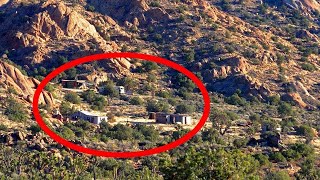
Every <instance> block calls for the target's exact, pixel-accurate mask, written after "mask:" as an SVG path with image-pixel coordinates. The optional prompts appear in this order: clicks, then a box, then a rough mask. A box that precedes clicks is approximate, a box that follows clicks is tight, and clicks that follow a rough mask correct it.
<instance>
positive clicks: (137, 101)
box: [129, 97, 143, 105]
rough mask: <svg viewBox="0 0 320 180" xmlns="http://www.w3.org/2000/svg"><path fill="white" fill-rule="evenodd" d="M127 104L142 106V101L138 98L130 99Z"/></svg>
mask: <svg viewBox="0 0 320 180" xmlns="http://www.w3.org/2000/svg"><path fill="white" fill-rule="evenodd" d="M129 103H130V104H132V105H142V104H143V100H142V99H141V98H140V97H133V98H131V99H130V101H129Z"/></svg>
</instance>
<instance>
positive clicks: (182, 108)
mask: <svg viewBox="0 0 320 180" xmlns="http://www.w3.org/2000/svg"><path fill="white" fill-rule="evenodd" d="M194 111H195V107H194V106H192V105H188V104H179V105H178V106H177V107H176V113H182V114H185V113H193V112H194Z"/></svg>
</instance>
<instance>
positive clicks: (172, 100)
mask: <svg viewBox="0 0 320 180" xmlns="http://www.w3.org/2000/svg"><path fill="white" fill-rule="evenodd" d="M168 103H169V104H171V105H172V106H175V105H177V103H178V101H177V100H176V99H175V98H169V99H168Z"/></svg>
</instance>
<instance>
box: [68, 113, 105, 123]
mask: <svg viewBox="0 0 320 180" xmlns="http://www.w3.org/2000/svg"><path fill="white" fill-rule="evenodd" d="M71 118H72V119H73V120H79V119H82V120H85V121H89V122H91V123H93V124H100V123H101V122H102V121H107V120H108V117H107V116H100V115H97V114H93V113H91V112H89V111H78V112H76V113H74V114H73V115H72V116H71Z"/></svg>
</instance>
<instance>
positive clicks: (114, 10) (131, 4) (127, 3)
mask: <svg viewBox="0 0 320 180" xmlns="http://www.w3.org/2000/svg"><path fill="white" fill-rule="evenodd" d="M90 4H91V5H93V6H94V7H95V8H96V10H98V11H99V12H100V13H103V14H107V15H109V16H111V17H113V18H114V19H117V20H118V21H119V22H121V23H124V22H128V23H129V24H132V25H140V26H141V25H142V26H145V25H147V24H149V23H152V22H153V21H158V22H167V21H169V20H170V16H169V14H168V13H166V12H165V10H163V9H161V8H158V7H149V6H148V4H147V3H146V1H145V0H109V1H108V2H107V1H102V0H91V1H90ZM128 23H127V24H128Z"/></svg>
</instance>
